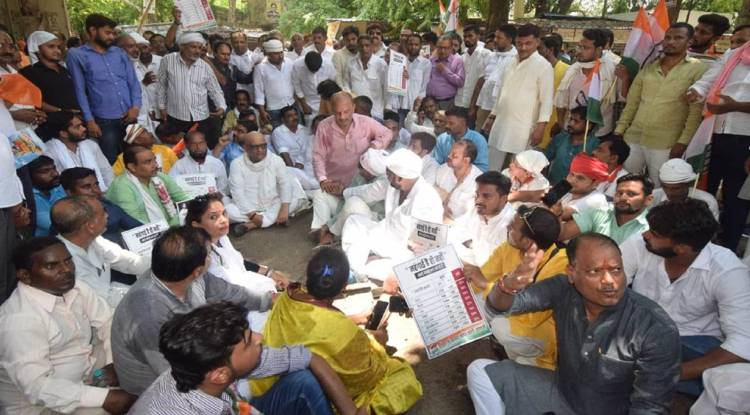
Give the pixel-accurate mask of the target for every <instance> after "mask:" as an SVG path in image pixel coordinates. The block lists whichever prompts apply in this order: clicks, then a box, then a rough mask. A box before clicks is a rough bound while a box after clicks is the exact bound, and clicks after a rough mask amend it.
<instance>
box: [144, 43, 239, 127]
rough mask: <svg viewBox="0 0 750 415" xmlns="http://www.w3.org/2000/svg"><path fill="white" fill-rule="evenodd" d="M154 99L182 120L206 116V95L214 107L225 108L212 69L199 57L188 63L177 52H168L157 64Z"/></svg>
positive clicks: (222, 96) (161, 106) (192, 119)
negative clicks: (156, 85) (190, 63)
mask: <svg viewBox="0 0 750 415" xmlns="http://www.w3.org/2000/svg"><path fill="white" fill-rule="evenodd" d="M157 77H158V87H157V102H158V108H159V109H166V110H167V114H169V115H170V116H172V117H174V118H177V119H178V120H182V121H202V120H205V119H206V118H208V115H209V114H208V98H209V97H211V101H213V103H214V104H215V105H216V107H217V108H223V109H224V110H226V109H227V104H226V102H225V101H224V92H222V90H221V87H220V86H219V81H217V80H216V75H214V71H213V69H211V66H209V65H208V64H207V63H206V62H205V61H203V60H202V59H198V60H197V61H195V62H194V63H193V64H192V65H188V64H187V63H186V62H185V60H183V59H182V56H180V54H179V52H175V53H170V54H168V55H166V56H164V58H162V61H161V63H160V64H159V74H158V75H157Z"/></svg>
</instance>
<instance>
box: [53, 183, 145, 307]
mask: <svg viewBox="0 0 750 415" xmlns="http://www.w3.org/2000/svg"><path fill="white" fill-rule="evenodd" d="M51 215H52V223H53V224H54V226H55V229H57V230H58V231H59V232H60V235H59V236H58V238H60V240H61V241H63V243H65V246H66V247H67V248H68V251H69V252H70V254H71V255H72V256H73V262H75V264H76V272H77V274H78V278H79V279H80V280H81V281H83V282H85V283H86V284H88V285H89V286H90V287H91V288H92V289H93V290H94V292H96V294H97V295H99V297H101V298H102V299H104V300H105V301H107V302H108V303H109V304H110V305H111V306H112V307H113V308H114V307H117V303H118V302H119V300H120V298H121V294H117V293H116V292H114V290H113V289H112V288H113V287H112V286H111V285H110V284H111V282H112V281H111V280H112V270H113V269H114V270H116V271H119V272H122V273H124V274H131V275H136V276H140V275H142V274H144V273H145V272H146V271H148V269H149V267H150V266H151V261H150V258H148V257H142V256H141V255H138V254H137V253H135V252H131V251H128V250H126V249H122V248H121V247H120V246H119V245H117V244H116V243H114V242H111V241H108V240H106V239H104V238H102V237H101V235H102V234H103V233H104V231H105V230H106V229H107V212H106V211H105V210H104V208H103V207H102V204H101V203H100V202H99V201H98V200H97V199H96V198H95V197H92V196H68V197H66V198H64V199H60V200H59V201H58V202H57V203H55V205H54V206H53V207H52V212H51ZM120 288H125V287H120Z"/></svg>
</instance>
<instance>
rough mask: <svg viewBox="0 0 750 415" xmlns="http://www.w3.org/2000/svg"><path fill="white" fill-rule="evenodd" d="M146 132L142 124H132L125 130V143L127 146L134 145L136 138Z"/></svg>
mask: <svg viewBox="0 0 750 415" xmlns="http://www.w3.org/2000/svg"><path fill="white" fill-rule="evenodd" d="M143 130H145V128H143V127H142V126H141V125H140V124H130V125H128V126H127V127H126V128H125V138H124V139H123V141H125V143H126V144H133V141H135V138H136V137H138V136H139V135H140V134H141V132H142V131H143Z"/></svg>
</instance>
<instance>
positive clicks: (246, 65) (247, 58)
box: [229, 49, 263, 94]
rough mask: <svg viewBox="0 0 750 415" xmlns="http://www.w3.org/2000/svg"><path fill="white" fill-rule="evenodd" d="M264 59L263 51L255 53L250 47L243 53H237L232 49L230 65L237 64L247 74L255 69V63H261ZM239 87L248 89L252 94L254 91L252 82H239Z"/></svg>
mask: <svg viewBox="0 0 750 415" xmlns="http://www.w3.org/2000/svg"><path fill="white" fill-rule="evenodd" d="M262 60H263V54H262V53H255V52H253V51H251V50H249V49H248V50H246V51H245V53H243V54H242V55H237V54H236V53H235V52H234V51H232V55H231V56H229V66H235V67H237V69H239V70H240V72H242V73H244V74H245V75H250V72H252V71H253V68H254V67H255V65H257V64H258V63H260V62H261V61H262ZM237 89H242V90H244V91H248V92H250V93H251V94H252V93H253V86H252V84H240V83H237Z"/></svg>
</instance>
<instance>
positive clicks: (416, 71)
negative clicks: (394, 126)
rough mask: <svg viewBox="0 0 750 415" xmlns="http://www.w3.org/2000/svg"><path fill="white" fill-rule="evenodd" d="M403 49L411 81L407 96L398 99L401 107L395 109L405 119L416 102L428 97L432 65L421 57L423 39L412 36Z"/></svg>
mask: <svg viewBox="0 0 750 415" xmlns="http://www.w3.org/2000/svg"><path fill="white" fill-rule="evenodd" d="M401 48H402V50H403V49H405V50H406V59H407V62H406V71H407V72H408V74H409V80H408V82H407V84H406V95H404V96H402V97H398V98H397V101H398V103H399V106H398V108H393V109H394V110H398V113H399V115H400V116H401V117H402V119H403V118H405V117H406V114H407V113H408V112H409V111H411V109H412V108H413V107H414V102H415V101H416V100H417V99H418V98H424V97H425V96H426V95H427V83H428V82H430V72H431V71H432V64H431V63H430V60H429V59H426V58H423V57H422V56H420V55H419V53H420V52H421V51H422V38H420V37H419V35H417V34H413V35H410V36H409V41H408V44H406V45H401Z"/></svg>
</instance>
